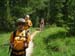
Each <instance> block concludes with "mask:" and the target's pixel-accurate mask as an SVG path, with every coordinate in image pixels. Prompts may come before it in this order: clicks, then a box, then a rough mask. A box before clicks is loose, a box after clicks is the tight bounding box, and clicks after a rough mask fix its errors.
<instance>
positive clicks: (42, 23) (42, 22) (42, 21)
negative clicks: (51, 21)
mask: <svg viewBox="0 0 75 56" xmlns="http://www.w3.org/2000/svg"><path fill="white" fill-rule="evenodd" d="M43 28H44V19H43V18H42V19H41V21H40V31H42V30H43Z"/></svg>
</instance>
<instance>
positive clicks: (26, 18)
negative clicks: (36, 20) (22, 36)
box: [24, 15, 32, 37]
mask: <svg viewBox="0 0 75 56" xmlns="http://www.w3.org/2000/svg"><path fill="white" fill-rule="evenodd" d="M24 19H25V21H26V22H25V30H26V32H27V33H28V34H27V35H28V36H29V37H30V27H31V26H32V21H31V20H30V16H29V15H26V16H25V17H24Z"/></svg>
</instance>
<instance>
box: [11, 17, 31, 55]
mask: <svg viewBox="0 0 75 56" xmlns="http://www.w3.org/2000/svg"><path fill="white" fill-rule="evenodd" d="M25 22H26V21H25V20H24V19H23V18H20V19H18V20H17V29H16V30H15V31H14V32H12V34H11V37H10V48H11V54H10V56H26V48H28V43H29V41H30V37H29V36H28V34H27V32H26V31H25V25H26V23H25Z"/></svg>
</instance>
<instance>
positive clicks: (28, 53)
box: [26, 31, 40, 56]
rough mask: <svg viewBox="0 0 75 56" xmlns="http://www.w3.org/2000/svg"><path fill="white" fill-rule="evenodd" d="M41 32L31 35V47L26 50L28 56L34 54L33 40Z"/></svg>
mask: <svg viewBox="0 0 75 56" xmlns="http://www.w3.org/2000/svg"><path fill="white" fill-rule="evenodd" d="M39 32H40V31H35V32H33V33H32V34H31V41H30V43H29V47H28V48H27V49H26V56H31V54H32V52H33V46H34V43H33V38H34V36H35V35H36V34H37V33H39Z"/></svg>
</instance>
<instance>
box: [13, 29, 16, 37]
mask: <svg viewBox="0 0 75 56" xmlns="http://www.w3.org/2000/svg"><path fill="white" fill-rule="evenodd" d="M15 36H16V30H15V31H14V32H13V38H14V37H15Z"/></svg>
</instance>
